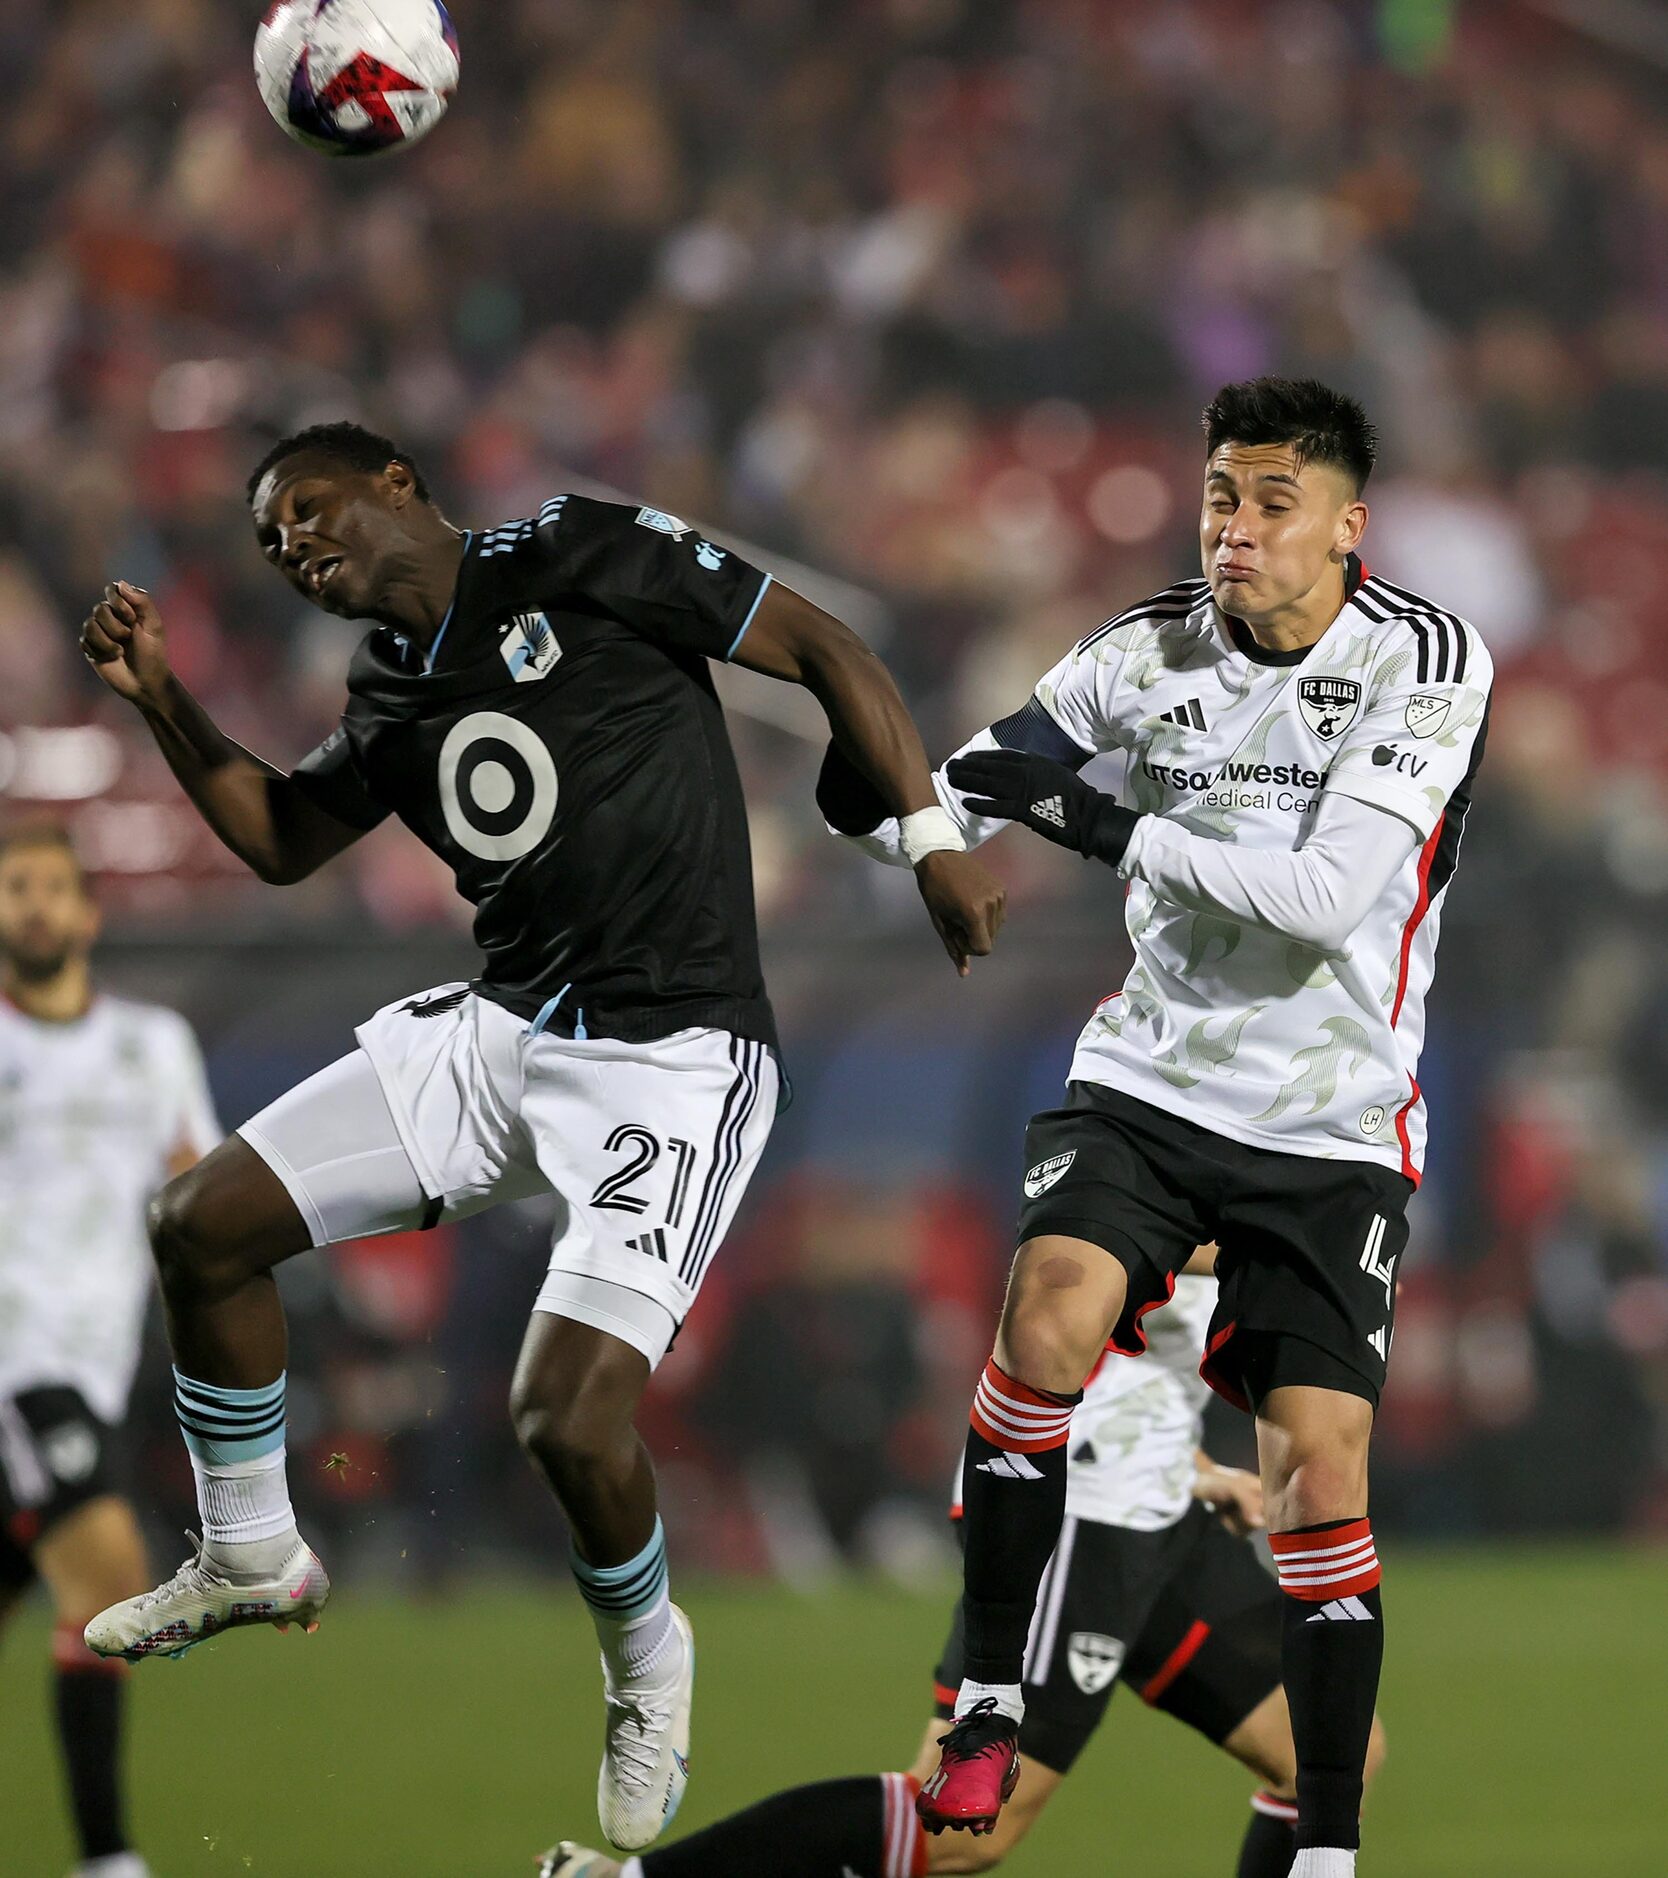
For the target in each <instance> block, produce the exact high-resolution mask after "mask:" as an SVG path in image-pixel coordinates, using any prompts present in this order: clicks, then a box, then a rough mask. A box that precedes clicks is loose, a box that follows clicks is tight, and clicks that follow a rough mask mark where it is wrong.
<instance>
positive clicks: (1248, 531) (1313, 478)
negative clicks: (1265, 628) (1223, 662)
mask: <svg viewBox="0 0 1668 1878" xmlns="http://www.w3.org/2000/svg"><path fill="white" fill-rule="evenodd" d="M1366 521H1367V510H1366V507H1365V505H1364V504H1363V503H1362V502H1361V500H1360V498H1359V497H1358V496H1357V495H1356V493H1355V488H1354V486H1353V484H1352V483H1351V482H1350V479H1349V478H1348V476H1347V475H1345V473H1344V472H1343V471H1342V470H1339V469H1335V468H1334V467H1333V466H1332V465H1331V464H1330V463H1301V464H1300V463H1299V462H1298V460H1297V457H1296V454H1295V453H1294V451H1293V449H1292V447H1291V445H1290V444H1283V443H1281V444H1249V443H1225V444H1223V445H1222V446H1221V447H1220V448H1219V449H1218V450H1216V451H1215V452H1214V453H1213V454H1212V456H1211V458H1210V461H1209V462H1208V463H1207V464H1206V465H1205V501H1204V508H1203V511H1202V512H1201V514H1200V517H1199V546H1200V556H1201V559H1202V561H1203V564H1204V572H1205V578H1206V579H1207V580H1208V581H1209V582H1210V588H1211V593H1212V594H1213V595H1214V596H1215V599H1216V603H1217V605H1218V606H1219V607H1220V608H1221V609H1222V611H1223V612H1224V613H1228V614H1232V615H1233V616H1234V617H1235V618H1237V619H1243V620H1249V621H1251V622H1253V623H1256V622H1257V621H1259V620H1264V619H1271V618H1273V617H1275V616H1276V615H1278V614H1279V613H1281V612H1282V611H1283V610H1284V609H1285V608H1287V607H1290V606H1292V605H1293V604H1294V603H1295V602H1298V601H1301V600H1302V599H1303V598H1304V596H1305V595H1307V594H1309V593H1311V592H1313V591H1314V589H1315V588H1316V586H1318V585H1319V583H1320V582H1321V581H1322V580H1323V579H1324V578H1325V577H1326V575H1327V573H1328V572H1329V570H1331V569H1334V568H1336V567H1337V566H1338V564H1339V563H1340V561H1341V560H1342V559H1343V557H1344V556H1345V555H1347V554H1348V553H1349V552H1350V550H1351V549H1352V548H1354V547H1355V545H1356V543H1357V542H1358V541H1359V540H1360V539H1361V531H1362V529H1363V528H1364V527H1365V526H1366Z"/></svg>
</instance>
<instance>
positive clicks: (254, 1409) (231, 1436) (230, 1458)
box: [174, 1369, 284, 1467]
mask: <svg viewBox="0 0 1668 1878" xmlns="http://www.w3.org/2000/svg"><path fill="white" fill-rule="evenodd" d="M174 1413H175V1414H176V1415H177V1416H178V1417H179V1419H180V1431H181V1433H182V1434H183V1435H184V1436H185V1445H186V1446H187V1447H188V1448H189V1449H190V1450H191V1453H192V1455H193V1457H194V1458H195V1459H197V1460H199V1461H206V1462H207V1463H208V1464H209V1465H210V1466H211V1467H231V1466H235V1465H236V1464H237V1463H238V1462H240V1461H257V1460H259V1459H260V1458H261V1456H262V1455H263V1454H270V1453H271V1452H272V1451H273V1449H275V1448H281V1447H282V1446H283V1445H284V1378H283V1377H282V1376H280V1377H279V1378H278V1380H277V1381H276V1382H269V1383H267V1384H266V1386H265V1387H264V1388H260V1389H221V1388H219V1387H217V1386H216V1385H215V1384H214V1383H212V1382H197V1381H194V1380H193V1379H192V1378H191V1377H190V1376H182V1375H181V1374H180V1372H179V1371H178V1370H177V1369H176V1370H175V1371H174Z"/></svg>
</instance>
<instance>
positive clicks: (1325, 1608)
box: [1304, 1598, 1377, 1624]
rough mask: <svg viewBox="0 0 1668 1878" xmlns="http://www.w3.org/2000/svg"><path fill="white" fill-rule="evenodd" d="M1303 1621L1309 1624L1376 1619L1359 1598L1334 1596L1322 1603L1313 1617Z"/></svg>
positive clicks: (1360, 1621)
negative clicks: (1330, 1600) (1329, 1601)
mask: <svg viewBox="0 0 1668 1878" xmlns="http://www.w3.org/2000/svg"><path fill="white" fill-rule="evenodd" d="M1304 1621H1305V1622H1306V1623H1311V1624H1371V1623H1375V1622H1376V1621H1377V1619H1376V1618H1375V1617H1374V1616H1373V1614H1372V1612H1371V1611H1369V1610H1368V1609H1367V1607H1366V1605H1365V1604H1363V1603H1362V1602H1361V1600H1360V1599H1359V1598H1334V1599H1333V1600H1332V1602H1331V1603H1330V1604H1323V1605H1322V1606H1321V1607H1320V1609H1319V1610H1318V1611H1316V1613H1315V1614H1314V1616H1313V1617H1310V1618H1306V1619H1305V1620H1304Z"/></svg>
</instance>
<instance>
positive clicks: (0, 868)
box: [0, 842, 98, 980]
mask: <svg viewBox="0 0 1668 1878" xmlns="http://www.w3.org/2000/svg"><path fill="white" fill-rule="evenodd" d="M97 937H98V909H97V908H96V907H95V906H94V905H93V902H92V897H91V896H90V895H89V894H88V892H87V889H86V885H85V883H84V882H83V881H82V878H81V870H80V869H79V868H78V867H77V866H76V864H75V860H74V858H73V857H72V856H71V855H70V854H68V853H67V852H66V851H65V850H64V849H63V848H60V847H56V846H54V845H52V844H50V843H47V842H42V843H41V844H40V845H39V846H38V847H34V846H30V845H29V844H28V843H27V842H25V843H21V844H20V845H19V846H17V847H14V848H10V849H8V850H7V851H6V852H5V853H3V854H0V958H4V960H5V961H6V963H7V964H8V965H9V966H10V967H11V969H12V970H13V971H14V972H16V973H17V975H18V977H19V978H25V979H30V980H41V979H48V978H56V977H57V976H58V974H59V973H60V972H61V971H62V970H63V969H64V967H65V966H66V965H67V964H69V963H70V961H71V960H72V959H77V958H85V957H86V955H87V953H88V952H89V951H91V950H92V944H93V941H94V939H96V938H97Z"/></svg>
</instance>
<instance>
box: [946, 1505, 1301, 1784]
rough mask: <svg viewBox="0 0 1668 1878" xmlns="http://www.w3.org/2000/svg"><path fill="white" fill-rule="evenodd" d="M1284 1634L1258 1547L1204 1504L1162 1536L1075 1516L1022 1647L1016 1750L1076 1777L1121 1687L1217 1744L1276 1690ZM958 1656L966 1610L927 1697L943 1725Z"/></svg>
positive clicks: (958, 1616) (955, 1623) (957, 1678)
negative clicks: (1123, 1684)
mask: <svg viewBox="0 0 1668 1878" xmlns="http://www.w3.org/2000/svg"><path fill="white" fill-rule="evenodd" d="M1280 1629H1281V1612H1280V1592H1279V1589H1278V1587H1277V1586H1276V1584H1275V1582H1274V1579H1273V1577H1272V1576H1271V1574H1270V1573H1269V1571H1268V1570H1267V1568H1266V1567H1265V1566H1264V1565H1263V1563H1262V1561H1261V1559H1260V1558H1259V1557H1258V1555H1257V1551H1256V1548H1255V1547H1254V1546H1253V1545H1252V1544H1251V1542H1250V1541H1249V1540H1248V1539H1236V1538H1235V1537H1234V1536H1233V1535H1232V1534H1231V1533H1230V1532H1229V1531H1228V1529H1227V1527H1226V1526H1224V1525H1223V1524H1222V1522H1221V1520H1220V1519H1218V1518H1217V1517H1216V1515H1215V1514H1214V1513H1211V1512H1209V1511H1207V1510H1206V1509H1205V1508H1204V1507H1203V1506H1195V1507H1192V1508H1190V1509H1189V1511H1188V1512H1187V1513H1186V1514H1185V1515H1184V1516H1183V1517H1182V1518H1181V1519H1179V1520H1178V1521H1177V1522H1176V1524H1175V1525H1173V1526H1167V1527H1165V1528H1164V1530H1163V1531H1161V1532H1131V1531H1130V1530H1129V1529H1128V1528H1127V1527H1124V1526H1101V1525H1096V1524H1093V1523H1092V1522H1090V1521H1088V1520H1078V1519H1073V1518H1072V1517H1071V1516H1070V1515H1069V1514H1068V1515H1067V1517H1066V1520H1065V1523H1064V1524H1063V1525H1062V1526H1061V1528H1060V1543H1059V1545H1058V1546H1057V1547H1056V1549H1055V1553H1054V1558H1053V1560H1052V1561H1051V1562H1050V1564H1049V1568H1048V1570H1047V1572H1046V1573H1044V1575H1043V1581H1042V1584H1041V1586H1040V1588H1039V1589H1038V1592H1037V1609H1036V1615H1035V1616H1034V1618H1033V1619H1032V1623H1031V1635H1030V1640H1029V1642H1028V1643H1027V1646H1026V1651H1025V1681H1024V1684H1023V1688H1024V1693H1025V1720H1024V1722H1023V1723H1022V1724H1021V1726H1020V1732H1019V1745H1020V1751H1021V1752H1022V1753H1023V1754H1025V1755H1027V1756H1028V1757H1029V1758H1030V1759H1032V1760H1034V1761H1039V1762H1041V1764H1042V1765H1043V1766H1044V1767H1049V1768H1052V1769H1053V1770H1054V1772H1055V1773H1057V1774H1066V1773H1069V1772H1070V1771H1071V1767H1072V1763H1073V1762H1074V1761H1075V1760H1076V1759H1077V1757H1078V1755H1079V1754H1081V1753H1082V1752H1083V1750H1084V1748H1085V1747H1086V1746H1087V1745H1088V1742H1089V1737H1090V1736H1091V1735H1092V1734H1093V1733H1094V1732H1095V1730H1096V1728H1098V1727H1099V1726H1100V1721H1101V1717H1102V1716H1103V1715H1105V1713H1106V1705H1107V1703H1109V1702H1110V1701H1111V1700H1112V1691H1113V1690H1114V1689H1115V1688H1116V1687H1117V1685H1118V1684H1119V1683H1120V1682H1126V1683H1128V1684H1129V1685H1130V1686H1131V1687H1132V1688H1133V1689H1134V1690H1135V1692H1136V1694H1137V1695H1139V1696H1140V1697H1141V1699H1142V1701H1143V1702H1146V1703H1149V1704H1150V1705H1151V1706H1152V1707H1154V1708H1161V1709H1163V1710H1165V1711H1166V1713H1168V1714H1171V1715H1174V1716H1175V1717H1176V1719H1177V1720H1178V1721H1184V1722H1186V1723H1187V1725H1188V1727H1190V1728H1196V1729H1197V1730H1198V1731H1199V1733H1200V1734H1202V1735H1204V1736H1205V1737H1206V1739H1207V1740H1210V1741H1214V1742H1217V1743H1221V1742H1222V1741H1224V1740H1226V1739H1227V1737H1228V1736H1229V1735H1231V1734H1232V1733H1233V1731H1234V1730H1235V1729H1236V1728H1237V1727H1238V1726H1239V1725H1240V1723H1241V1722H1242V1721H1244V1720H1245V1718H1246V1716H1247V1715H1249V1714H1250V1713H1251V1711H1252V1710H1253V1709H1254V1708H1256V1707H1257V1706H1258V1705H1259V1704H1260V1703H1261V1702H1263V1701H1264V1700H1266V1698H1267V1697H1268V1696H1270V1695H1271V1694H1273V1692H1274V1691H1275V1690H1276V1689H1277V1688H1279V1686H1280ZM962 1656H963V1652H962V1612H961V1606H960V1605H959V1604H958V1605H957V1606H956V1613H955V1616H954V1618H952V1620H951V1623H950V1637H949V1641H948V1642H947V1643H946V1644H945V1646H944V1655H943V1658H942V1660H941V1661H940V1663H939V1665H938V1670H937V1672H936V1677H935V1688H934V1691H933V1693H934V1696H935V1697H936V1699H937V1705H938V1714H939V1715H940V1716H942V1717H943V1718H944V1719H945V1720H946V1721H947V1720H948V1719H949V1718H950V1716H951V1714H952V1713H953V1712H954V1710H953V1705H954V1702H955V1697H956V1691H957V1689H958V1688H959V1687H960V1685H961V1678H962Z"/></svg>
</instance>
